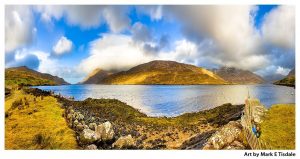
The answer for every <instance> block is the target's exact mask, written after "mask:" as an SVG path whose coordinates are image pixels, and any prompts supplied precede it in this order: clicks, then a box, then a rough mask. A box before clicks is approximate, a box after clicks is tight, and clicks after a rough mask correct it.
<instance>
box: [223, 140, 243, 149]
mask: <svg viewBox="0 0 300 159" xmlns="http://www.w3.org/2000/svg"><path fill="white" fill-rule="evenodd" d="M245 148H246V147H245V146H244V145H243V144H242V143H241V142H239V141H233V142H232V143H231V144H230V145H228V146H226V147H225V148H223V149H224V150H245Z"/></svg>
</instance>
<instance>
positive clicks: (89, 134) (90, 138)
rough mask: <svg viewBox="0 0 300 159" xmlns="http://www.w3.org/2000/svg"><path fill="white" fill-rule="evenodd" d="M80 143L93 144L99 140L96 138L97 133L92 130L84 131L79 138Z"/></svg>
mask: <svg viewBox="0 0 300 159" xmlns="http://www.w3.org/2000/svg"><path fill="white" fill-rule="evenodd" d="M79 140H80V143H83V144H91V143H93V142H95V141H96V140H97V138H96V136H95V131H93V130H91V129H84V130H83V131H82V132H81V134H80V137H79Z"/></svg>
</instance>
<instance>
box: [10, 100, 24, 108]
mask: <svg viewBox="0 0 300 159" xmlns="http://www.w3.org/2000/svg"><path fill="white" fill-rule="evenodd" d="M22 105H23V100H22V99H20V100H16V101H14V102H13V103H12V104H11V109H15V108H17V107H19V106H22Z"/></svg>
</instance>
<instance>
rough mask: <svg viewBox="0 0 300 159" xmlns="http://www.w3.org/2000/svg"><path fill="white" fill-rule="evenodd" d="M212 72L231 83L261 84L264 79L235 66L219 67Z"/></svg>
mask: <svg viewBox="0 0 300 159" xmlns="http://www.w3.org/2000/svg"><path fill="white" fill-rule="evenodd" d="M213 72H214V73H215V74H217V75H219V76H220V77H221V78H223V79H224V80H226V81H228V82H230V83H232V84H262V83H265V82H266V81H265V80H264V79H263V78H262V77H261V76H259V75H257V74H255V73H253V72H251V71H248V70H243V69H238V68H235V67H221V68H219V69H213Z"/></svg>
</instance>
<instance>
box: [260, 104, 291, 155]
mask: <svg viewBox="0 0 300 159" xmlns="http://www.w3.org/2000/svg"><path fill="white" fill-rule="evenodd" d="M295 117H296V116H295V104H277V105H273V106H272V107H271V108H270V109H269V111H268V112H267V114H266V116H265V118H264V121H263V122H262V123H261V130H262V133H261V137H260V138H261V139H262V140H264V141H265V142H266V143H268V144H269V146H270V147H271V148H272V149H288V150H293V149H295V135H296V134H295V130H296V129H295Z"/></svg>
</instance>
